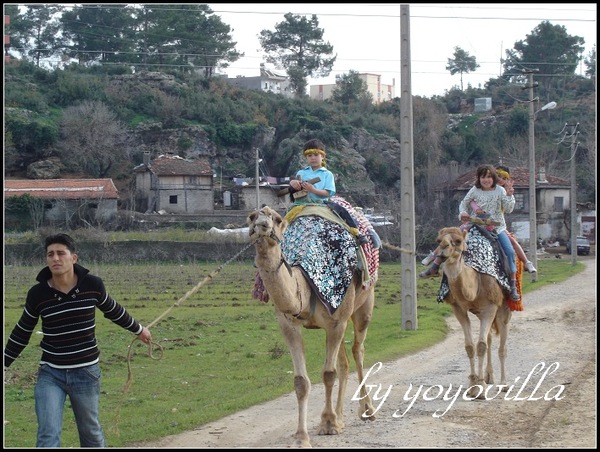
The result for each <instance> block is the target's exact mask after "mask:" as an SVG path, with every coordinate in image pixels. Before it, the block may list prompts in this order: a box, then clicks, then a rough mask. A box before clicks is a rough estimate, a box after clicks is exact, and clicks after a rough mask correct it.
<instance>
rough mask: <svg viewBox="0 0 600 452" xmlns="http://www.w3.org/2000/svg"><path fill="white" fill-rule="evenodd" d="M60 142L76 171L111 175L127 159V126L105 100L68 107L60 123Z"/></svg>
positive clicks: (94, 175)
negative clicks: (122, 123)
mask: <svg viewBox="0 0 600 452" xmlns="http://www.w3.org/2000/svg"><path fill="white" fill-rule="evenodd" d="M60 135H61V137H60V141H59V143H58V144H57V148H58V149H57V150H58V153H59V154H60V155H61V159H62V160H63V161H64V162H66V163H67V164H69V165H70V166H71V169H72V170H80V171H85V172H86V173H88V174H90V175H91V176H93V177H107V175H108V174H109V172H110V170H111V168H112V167H113V166H118V165H117V164H118V163H122V161H123V160H124V159H125V158H126V155H127V153H126V144H125V140H126V129H125V127H124V126H123V125H121V123H120V122H119V121H118V120H117V116H116V114H115V113H113V112H112V111H111V110H110V109H109V108H108V107H107V106H106V105H105V104H104V103H102V102H99V101H87V100H86V101H83V102H82V103H81V104H79V105H76V106H72V107H68V108H66V109H65V111H64V113H63V118H62V121H61V123H60Z"/></svg>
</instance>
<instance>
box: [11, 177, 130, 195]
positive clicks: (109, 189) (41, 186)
mask: <svg viewBox="0 0 600 452" xmlns="http://www.w3.org/2000/svg"><path fill="white" fill-rule="evenodd" d="M26 193H27V194H29V195H31V196H33V197H34V198H44V199H118V198H119V192H118V191H117V188H116V187H115V184H114V183H113V181H112V179H12V180H11V179H5V180H4V197H5V198H8V197H11V196H21V195H24V194H26Z"/></svg>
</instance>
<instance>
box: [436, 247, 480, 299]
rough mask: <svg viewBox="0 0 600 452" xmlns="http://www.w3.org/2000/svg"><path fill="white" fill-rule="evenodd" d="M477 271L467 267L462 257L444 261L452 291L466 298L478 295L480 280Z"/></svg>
mask: <svg viewBox="0 0 600 452" xmlns="http://www.w3.org/2000/svg"><path fill="white" fill-rule="evenodd" d="M476 273H477V272H476V271H475V270H473V269H472V268H471V267H467V266H466V265H465V263H464V260H463V259H462V257H460V258H458V259H448V260H446V262H445V263H444V274H445V275H446V277H447V278H448V286H449V288H450V292H453V293H454V294H459V293H460V294H461V295H462V297H464V299H465V300H467V301H471V300H474V299H475V297H476V296H477V291H478V285H477V284H476V282H477V281H478V278H477V274H476Z"/></svg>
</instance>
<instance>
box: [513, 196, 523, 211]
mask: <svg viewBox="0 0 600 452" xmlns="http://www.w3.org/2000/svg"><path fill="white" fill-rule="evenodd" d="M524 208H525V197H524V196H523V193H515V208H514V210H523V209H524Z"/></svg>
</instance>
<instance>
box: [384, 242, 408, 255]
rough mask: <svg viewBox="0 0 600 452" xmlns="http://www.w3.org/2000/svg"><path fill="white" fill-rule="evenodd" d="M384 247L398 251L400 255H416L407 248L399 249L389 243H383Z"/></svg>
mask: <svg viewBox="0 0 600 452" xmlns="http://www.w3.org/2000/svg"><path fill="white" fill-rule="evenodd" d="M382 245H383V246H384V247H385V248H387V249H388V250H393V251H398V252H399V253H406V254H416V253H415V252H414V251H411V250H407V249H406V248H398V247H397V246H395V245H392V244H391V243H388V242H383V243H382Z"/></svg>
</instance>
